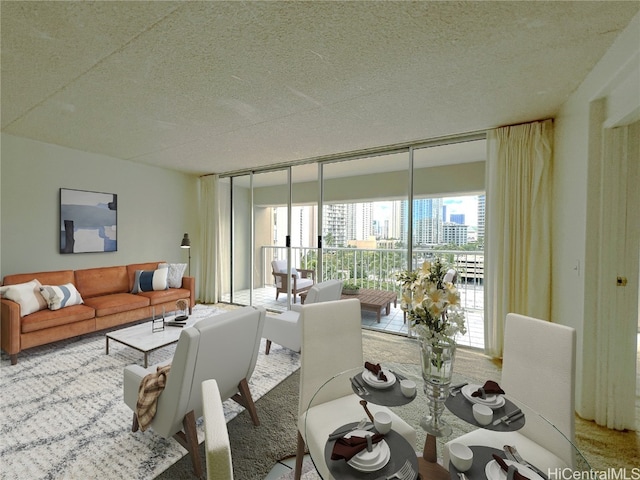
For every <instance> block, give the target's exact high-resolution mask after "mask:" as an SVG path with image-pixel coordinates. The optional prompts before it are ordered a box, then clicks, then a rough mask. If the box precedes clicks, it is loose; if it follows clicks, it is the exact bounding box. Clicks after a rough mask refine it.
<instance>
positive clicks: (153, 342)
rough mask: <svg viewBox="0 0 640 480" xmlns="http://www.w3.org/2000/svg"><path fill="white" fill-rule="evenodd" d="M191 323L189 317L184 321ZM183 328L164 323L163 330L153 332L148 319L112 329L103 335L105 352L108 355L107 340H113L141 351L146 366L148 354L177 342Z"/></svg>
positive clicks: (169, 318) (170, 318)
mask: <svg viewBox="0 0 640 480" xmlns="http://www.w3.org/2000/svg"><path fill="white" fill-rule="evenodd" d="M166 320H167V321H169V320H173V316H171V317H168V318H167V319H166ZM191 323H192V322H191V319H189V320H187V322H186V324H187V325H191ZM183 328H184V327H172V326H169V325H165V326H164V330H160V331H155V332H154V331H152V322H151V320H149V321H147V322H144V323H139V324H138V325H133V326H131V327H126V328H121V329H119V330H114V331H112V332H109V333H107V334H106V335H105V338H106V354H107V355H109V340H113V341H115V342H118V343H121V344H123V345H126V346H127V347H130V348H133V349H134V350H138V351H139V352H142V353H143V354H144V367H145V368H147V366H148V365H149V354H150V353H151V352H153V351H155V350H158V349H160V348H162V347H166V346H168V345H171V344H172V343H177V342H178V339H179V338H180V332H182V330H183Z"/></svg>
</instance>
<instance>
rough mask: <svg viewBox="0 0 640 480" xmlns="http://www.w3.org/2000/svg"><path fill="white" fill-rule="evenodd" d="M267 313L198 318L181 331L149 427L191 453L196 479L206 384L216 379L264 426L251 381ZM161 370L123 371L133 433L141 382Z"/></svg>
mask: <svg viewBox="0 0 640 480" xmlns="http://www.w3.org/2000/svg"><path fill="white" fill-rule="evenodd" d="M265 313H266V312H265V310H264V309H263V308H255V307H244V308H239V309H237V310H232V311H229V312H226V313H223V314H221V315H214V316H211V317H208V318H204V319H202V320H199V321H198V322H196V323H195V324H194V325H193V326H191V327H186V328H185V329H184V330H182V332H181V333H180V339H179V340H178V344H177V345H176V351H175V354H174V356H173V360H172V361H171V370H170V371H169V373H168V375H167V380H166V386H165V387H164V390H162V392H161V393H160V396H159V397H158V399H157V410H156V412H155V415H154V416H153V418H152V420H151V422H150V424H149V425H148V426H149V427H151V429H153V431H154V432H155V433H156V434H158V435H160V436H161V437H163V438H170V437H173V438H175V439H176V441H177V442H178V443H179V444H180V445H182V446H183V447H184V448H185V449H186V450H187V451H188V452H189V453H190V454H191V461H192V463H193V470H194V472H195V474H196V476H198V477H200V476H201V475H202V464H201V463H200V455H199V450H198V434H197V431H196V419H197V418H199V417H201V416H202V389H201V385H202V382H204V381H205V380H210V379H215V380H216V382H217V384H218V388H219V390H220V395H221V398H222V400H226V399H228V398H232V399H233V400H235V401H236V402H238V403H239V404H240V405H242V406H243V407H245V408H246V409H247V410H248V411H249V414H250V416H251V419H252V420H253V423H254V425H256V426H258V425H260V421H259V420H258V414H257V412H256V407H255V404H254V403H253V398H252V397H251V391H250V390H249V384H248V381H249V379H250V378H251V375H252V374H253V370H254V368H255V365H256V361H257V360H258V349H259V348H260V341H261V340H262V329H263V327H264V318H265ZM165 363H168V362H165ZM158 366H163V365H154V366H151V367H149V368H143V367H141V366H140V365H129V366H127V367H125V369H124V385H123V390H124V403H126V404H127V406H128V407H129V408H131V410H133V411H134V414H133V426H132V431H134V432H135V431H137V430H138V428H139V423H138V416H137V413H136V412H137V402H138V390H139V387H140V384H141V382H142V381H143V379H144V378H145V377H146V376H147V375H149V374H152V373H155V372H156V370H157V367H158Z"/></svg>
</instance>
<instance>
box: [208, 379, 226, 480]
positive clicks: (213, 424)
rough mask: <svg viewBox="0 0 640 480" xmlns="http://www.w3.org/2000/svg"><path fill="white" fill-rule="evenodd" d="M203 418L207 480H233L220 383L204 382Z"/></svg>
mask: <svg viewBox="0 0 640 480" xmlns="http://www.w3.org/2000/svg"><path fill="white" fill-rule="evenodd" d="M202 417H203V419H204V443H205V448H204V451H205V455H206V457H207V461H206V463H207V480H233V462H232V461H231V444H230V442H229V432H228V430H227V421H226V420H225V418H224V410H223V408H222V397H220V389H219V388H218V382H216V381H215V380H205V381H204V382H202Z"/></svg>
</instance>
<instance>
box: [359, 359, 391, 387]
mask: <svg viewBox="0 0 640 480" xmlns="http://www.w3.org/2000/svg"><path fill="white" fill-rule="evenodd" d="M364 368H366V369H367V370H369V371H370V372H371V373H373V374H374V375H375V376H376V378H377V379H378V380H382V381H383V382H386V381H387V376H386V375H385V374H384V373H383V372H382V367H381V366H380V364H379V363H377V364H375V365H374V364H373V363H371V362H364Z"/></svg>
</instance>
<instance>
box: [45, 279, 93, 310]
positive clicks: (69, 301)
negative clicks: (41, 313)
mask: <svg viewBox="0 0 640 480" xmlns="http://www.w3.org/2000/svg"><path fill="white" fill-rule="evenodd" d="M40 293H41V294H42V296H43V297H44V299H45V300H46V301H47V304H48V305H49V310H60V309H61V308H64V307H70V306H71V305H81V304H83V303H84V301H83V300H82V296H81V295H80V292H78V289H77V288H76V286H75V285H74V284H73V283H66V284H64V285H58V286H54V285H43V286H42V287H40Z"/></svg>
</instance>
